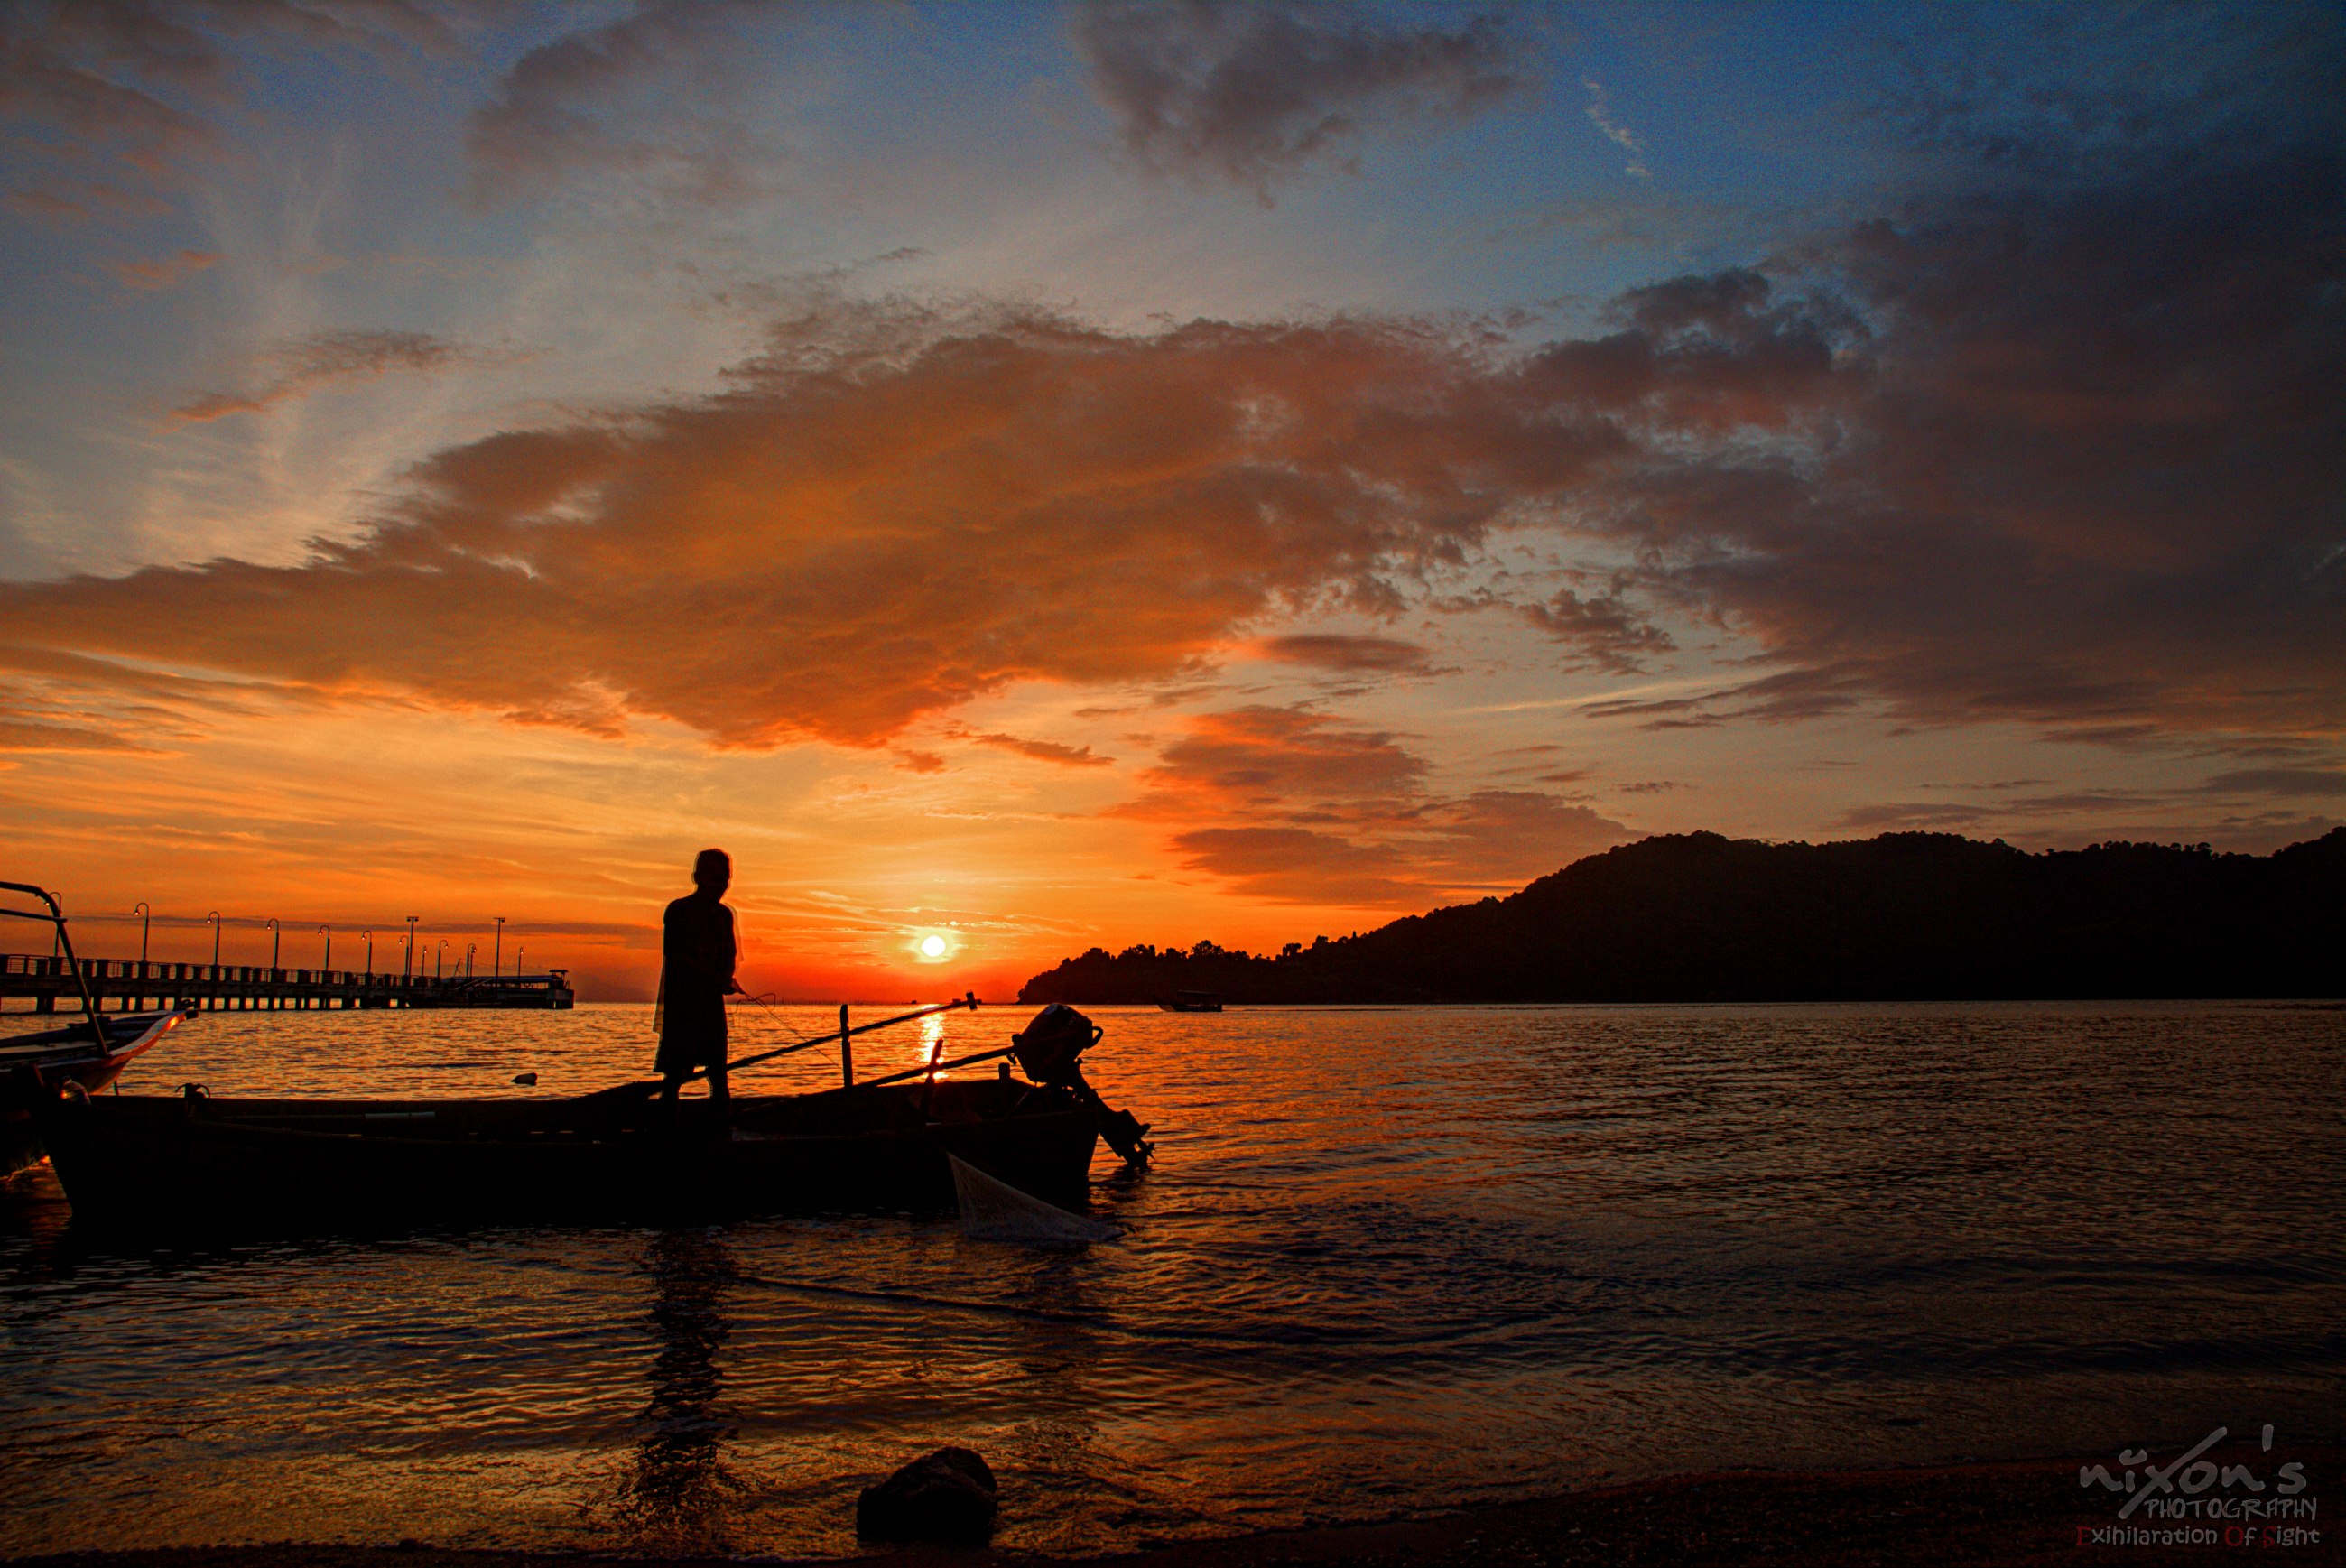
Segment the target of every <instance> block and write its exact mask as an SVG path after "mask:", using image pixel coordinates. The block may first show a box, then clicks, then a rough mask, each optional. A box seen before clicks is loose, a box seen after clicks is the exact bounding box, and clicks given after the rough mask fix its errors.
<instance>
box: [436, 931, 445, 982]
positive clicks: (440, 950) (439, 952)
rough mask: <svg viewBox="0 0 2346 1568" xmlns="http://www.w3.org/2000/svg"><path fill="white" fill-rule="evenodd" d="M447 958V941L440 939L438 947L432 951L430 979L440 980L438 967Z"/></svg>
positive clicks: (443, 938)
mask: <svg viewBox="0 0 2346 1568" xmlns="http://www.w3.org/2000/svg"><path fill="white" fill-rule="evenodd" d="M447 957H448V939H447V938H446V937H442V938H441V939H440V945H439V946H438V947H435V948H433V950H432V978H433V979H434V980H437V979H439V978H440V966H441V964H442V963H443V962H445V961H446V959H447Z"/></svg>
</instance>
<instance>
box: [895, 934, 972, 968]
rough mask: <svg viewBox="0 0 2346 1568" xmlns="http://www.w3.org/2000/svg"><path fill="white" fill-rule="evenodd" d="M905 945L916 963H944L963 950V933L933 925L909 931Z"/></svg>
mask: <svg viewBox="0 0 2346 1568" xmlns="http://www.w3.org/2000/svg"><path fill="white" fill-rule="evenodd" d="M904 946H905V948H906V950H907V951H908V952H911V953H912V955H913V962H915V963H943V962H945V961H946V960H947V959H949V958H951V957H953V955H954V954H955V953H956V952H960V951H961V933H960V932H955V931H945V930H942V929H940V928H937V927H934V926H932V927H931V928H929V929H928V930H926V931H916V932H911V933H909V940H908V941H906V942H905V943H904Z"/></svg>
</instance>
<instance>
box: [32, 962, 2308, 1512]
mask: <svg viewBox="0 0 2346 1568" xmlns="http://www.w3.org/2000/svg"><path fill="white" fill-rule="evenodd" d="M1093 1011H1094V1012H1095V1013H1096V1017H1097V1019H1098V1021H1099V1022H1100V1023H1102V1024H1103V1025H1105V1027H1106V1030H1107V1036H1106V1039H1105V1040H1104V1041H1103V1043H1102V1044H1101V1045H1100V1046H1099V1048H1098V1049H1097V1050H1096V1052H1095V1053H1094V1055H1093V1058H1092V1066H1091V1074H1092V1078H1093V1081H1094V1082H1095V1083H1096V1084H1097V1085H1098V1086H1099V1087H1100V1089H1101V1090H1102V1091H1103V1092H1104V1093H1105V1094H1106V1095H1107V1098H1108V1099H1109V1100H1110V1101H1111V1102H1112V1103H1114V1104H1116V1105H1121V1106H1126V1107H1129V1108H1130V1109H1131V1110H1133V1111H1134V1112H1135V1113H1137V1115H1139V1116H1140V1117H1141V1119H1142V1120H1144V1121H1148V1122H1151V1123H1154V1124H1155V1125H1156V1132H1155V1134H1154V1137H1155V1139H1156V1142H1157V1157H1156V1162H1155V1164H1154V1165H1153V1166H1151V1167H1150V1168H1149V1169H1148V1170H1147V1171H1145V1172H1141V1173H1133V1174H1127V1173H1122V1172H1120V1171H1119V1170H1118V1168H1117V1165H1116V1162H1115V1160H1114V1156H1112V1155H1110V1154H1109V1153H1108V1152H1107V1150H1106V1149H1105V1148H1103V1149H1102V1151H1101V1154H1100V1156H1099V1160H1098V1163H1097V1164H1096V1165H1095V1166H1094V1167H1093V1176H1094V1179H1095V1186H1094V1189H1093V1193H1092V1197H1091V1207H1092V1210H1093V1211H1094V1212H1095V1213H1096V1214H1099V1215H1101V1216H1104V1217H1110V1218H1112V1219H1113V1220H1114V1221H1115V1222H1116V1223H1117V1225H1119V1226H1121V1227H1123V1235H1122V1236H1121V1237H1119V1238H1118V1239H1117V1240H1114V1241H1111V1242H1107V1243H1103V1244H1101V1245H1097V1246H1094V1247H1089V1248H1088V1249H1085V1250H1081V1251H1033V1250H1026V1249H1022V1248H1019V1247H1009V1246H1004V1245H999V1244H994V1243H987V1242H981V1241H974V1240H970V1239H967V1238H965V1237H964V1236H963V1235H962V1233H961V1231H960V1229H959V1228H958V1227H957V1226H955V1224H954V1222H953V1220H952V1218H951V1217H949V1216H947V1217H920V1218H913V1217H902V1216H887V1215H867V1216H832V1217H776V1218H770V1219H761V1220H754V1221H747V1222H742V1223H737V1224H728V1225H713V1226H704V1227H683V1228H673V1229H658V1228H640V1227H605V1228H592V1227H586V1228H579V1227H569V1228H555V1227H544V1228H484V1229H476V1230H458V1229H433V1230H421V1231H416V1232H413V1233H412V1234H405V1235H400V1236H395V1237H372V1238H367V1239H350V1238H343V1239H335V1238H312V1239H307V1240H301V1241H288V1242H276V1243H268V1244H260V1243H255V1244H249V1245H237V1246H214V1247H138V1248H123V1247H119V1246H117V1245H111V1244H108V1243H107V1242H106V1241H105V1240H104V1239H102V1238H98V1237H86V1236H82V1235H79V1234H77V1233H76V1230H75V1229H74V1227H73V1226H72V1224H71V1222H70V1210H69V1208H68V1207H67V1205H66V1203H65V1201H64V1198H63V1196H62V1195H61V1193H60V1192H59V1190H58V1188H57V1186H56V1182H55V1179H54V1177H53V1176H51V1175H50V1174H49V1172H48V1171H47V1170H46V1168H38V1169H36V1170H33V1171H30V1172H26V1173H25V1174H23V1175H21V1176H17V1177H15V1178H12V1179H11V1180H9V1181H8V1182H7V1183H6V1184H5V1186H0V1337H5V1369H6V1370H5V1377H0V1498H5V1509H0V1553H35V1552H50V1551H61V1550H67V1549H73V1548H82V1547H96V1546H133V1545H166V1544H175V1543H200V1542H257V1541H271V1540H288V1539H292V1540H349V1541H352V1542H368V1543H393V1542H398V1541H402V1540H421V1541H426V1542H430V1543H438V1544H446V1545H463V1546H480V1547H523V1548H558V1547H584V1548H590V1549H600V1550H609V1551H626V1552H658V1551H684V1550H693V1551H709V1552H732V1553H848V1552H851V1551H852V1550H853V1549H854V1537H853V1534H852V1517H853V1503H854V1497H855V1493H856V1491H857V1489H858V1488H859V1487H861V1486H862V1485H864V1484H866V1483H868V1482H869V1481H872V1480H874V1479H876V1478H877V1477H879V1476H881V1475H882V1474H885V1473H886V1472H887V1471H891V1470H892V1469H893V1468H895V1467H896V1466H897V1465H899V1464H901V1463H903V1462H904V1461H907V1460H909V1459H912V1458H913V1457H915V1456H916V1455H918V1454H920V1453H922V1452H924V1451H927V1450H929V1449H931V1448H933V1447H936V1446H938V1445H940V1444H943V1443H960V1444H964V1445H966V1446H969V1447H972V1448H974V1449H976V1450H978V1451H980V1452H982V1453H983V1454H984V1456H985V1457H986V1459H987V1461H989V1462H990V1463H991V1464H992V1465H993V1467H994V1471H995V1472H996V1474H997V1476H999V1477H1000V1479H1001V1481H1002V1486H1003V1492H1002V1526H1001V1529H1000V1531H999V1532H998V1534H997V1536H996V1540H997V1543H1000V1544H1003V1545H1005V1546H1009V1547H1014V1548H1022V1549H1030V1550H1036V1551H1042V1552H1054V1553H1073V1552H1078V1551H1096V1550H1104V1549H1113V1548H1126V1547H1132V1546H1137V1545H1140V1544H1144V1543H1148V1542H1151V1541H1158V1540H1165V1539H1172V1538H1179V1537H1185V1536H1196V1535H1201V1534H1214V1533H1224V1532H1233V1531H1239V1530H1244V1529H1250V1528H1255V1527H1262V1526H1286V1525H1298V1524H1305V1523H1310V1522H1323V1521H1332V1520H1347V1519H1364V1518H1372V1517H1381V1516H1388V1515H1392V1514H1396V1513H1403V1512H1413V1511H1421V1510H1430V1509H1438V1508H1443V1507H1448V1506H1453V1505H1456V1504H1460V1503H1465V1502H1488V1501H1496V1500H1501V1499H1506V1498H1512V1497H1519V1496H1524V1495H1527V1494H1532V1493H1536V1492H1545V1491H1552V1490H1560V1489H1565V1488H1569V1487H1574V1486H1578V1485H1584V1484H1587V1483H1590V1482H1594V1481H1600V1480H1606V1479H1628V1478H1634V1477H1639V1476H1647V1475H1655V1474H1661V1473H1667V1472H1671V1471H1687V1470H1694V1469H1707V1468H1719V1467H1736V1466H1762V1467H1784V1466H1818V1465H1845V1464H1855V1465H1865V1466H1881V1465H1892V1464H1903V1463H1921V1462H1933V1461H1958V1460H1964V1459H1971V1458H1998V1457H2022V1456H2028V1455H2043V1454H2081V1455H2082V1454H2093V1455H2107V1456H2111V1457H2112V1458H2113V1460H2114V1456H2115V1455H2116V1453H2117V1450H2118V1449H2119V1448H2120V1447H2121V1446H2122V1445H2131V1446H2146V1445H2150V1446H2156V1445H2160V1444H2172V1445H2176V1446H2180V1445H2182V1444H2185V1443H2188V1442H2189V1441H2196V1440H2197V1439H2198V1437H2200V1436H2202V1435H2204V1434H2205V1433H2206V1432H2207V1431H2208V1430H2210V1429H2212V1428H2213V1427H2215V1426H2217V1425H2228V1426H2229V1427H2230V1428H2231V1429H2232V1430H2233V1431H2235V1432H2238V1431H2243V1430H2251V1431H2252V1430H2254V1429H2256V1428H2258V1427H2259V1426H2261V1425H2262V1424H2264V1423H2267V1422H2270V1423H2273V1424H2275V1425H2276V1426H2277V1427H2278V1428H2279V1429H2280V1431H2281V1432H2282V1433H2283V1434H2284V1435H2285V1436H2288V1437H2293V1438H2326V1439H2330V1440H2333V1441H2334V1440H2336V1439H2337V1438H2339V1437H2340V1436H2341V1416H2340V1414H2339V1411H2340V1410H2341V1408H2346V1407H2342V1406H2341V1403H2340V1402H2339V1400H2338V1393H2339V1390H2340V1389H2341V1386H2346V1378H2341V1373H2346V1219H2341V1215H2346V1201H2341V1199H2346V1115H2341V1112H2346V1010H2341V1008H2339V1007H2338V1006H2336V1005H2326V1006H2325V1005H2290V1004H2275V1003H2239V1004H2181V1005H2178V1004H2127V1003H2078V1004H2063V1005H2035V1004H2031V1005H1992V1006H1983V1005H1942V1006H1930V1005H1911V1006H1846V1007H1813V1006H1803V1007H1703V1008H1686V1007H1602V1008H1585V1007H1547V1008H1439V1009H1436V1008H1420V1009H1410V1008H1367V1009H1337V1008H1260V1009H1256V1008H1249V1009H1237V1010H1233V1011H1231V1012H1229V1013H1222V1014H1219V1015H1202V1016H1201V1015H1175V1014H1167V1013H1158V1012H1155V1011H1145V1012H1144V1011H1138V1010H1128V1009H1118V1008H1100V1009H1095V1010H1093ZM858 1015H859V1017H861V1016H876V1015H877V1012H876V1011H871V1012H864V1011H860V1012H859V1014H858ZM1025 1015H1026V1010H1023V1009H1011V1008H998V1009H987V1010H985V1011H983V1012H980V1013H977V1014H975V1015H974V1016H971V1015H965V1014H955V1015H954V1016H953V1017H951V1018H950V1019H949V1020H945V1021H942V1022H939V1023H932V1024H929V1025H926V1026H923V1025H913V1026H908V1027H907V1028H905V1029H903V1030H901V1031H897V1032H894V1033H880V1034H875V1035H871V1036H866V1037H865V1038H863V1039H862V1040H860V1041H859V1042H858V1048H857V1065H858V1068H859V1070H861V1071H862V1072H863V1073H865V1074H873V1073H877V1072H881V1071H884V1070H887V1069H889V1068H892V1067H894V1066H898V1065H903V1064H909V1063H911V1062H913V1061H915V1060H918V1059H920V1058H921V1057H922V1056H923V1054H925V1052H926V1050H927V1049H928V1048H929V1047H930V1046H931V1045H932V1044H934V1043H935V1041H936V1038H937V1032H938V1031H940V1030H942V1032H943V1037H944V1040H945V1044H946V1048H947V1050H948V1051H949V1052H958V1051H963V1050H967V1049H974V1048H984V1047H990V1046H994V1045H997V1044H1001V1043H1002V1042H1003V1038H1004V1036H1005V1035H1006V1034H1007V1033H1008V1032H1009V1031H1010V1030H1011V1029H1012V1028H1015V1027H1016V1026H1017V1025H1018V1024H1019V1023H1022V1022H1023V1021H1024V1019H1025ZM833 1017H834V1015H833V1014H832V1013H831V1012H830V1011H829V1010H827V1009H814V1008H805V1009H790V1010H787V1011H786V1012H785V1013H784V1014H782V1015H780V1016H775V1015H772V1014H769V1013H763V1012H760V1011H758V1010H755V1009H751V1010H749V1011H747V1012H746V1013H742V1014H740V1015H739V1016H737V1021H736V1025H735V1028H736V1048H737V1050H747V1049H750V1048H752V1047H753V1046H754V1045H755V1044H761V1043H764V1042H765V1041H767V1040H769V1039H771V1040H774V1041H780V1040H783V1039H787V1038H790V1037H793V1036H794V1035H795V1034H797V1033H809V1034H811V1033H816V1032H817V1031H819V1030H821V1029H823V1028H825V1027H829V1026H831V1023H832V1020H833ZM924 1029H925V1032H924ZM651 1044H652V1042H651V1036H650V1033H649V1015H648V1009H645V1008H637V1007H586V1008H581V1009H579V1010H577V1011H576V1012H571V1013H414V1014H402V1013H340V1014H338V1013H241V1014H233V1013H221V1014H214V1015H209V1016H207V1017H204V1018H201V1019H199V1020H198V1021H197V1022H195V1023H192V1024H190V1025H189V1026H188V1027H186V1028H184V1029H182V1030H180V1031H179V1032H178V1033H175V1034H173V1035H172V1036H170V1037H169V1039H168V1041H167V1042H166V1043H165V1044H163V1045H161V1046H159V1047H158V1049H156V1050H155V1051H154V1052H153V1053H151V1054H149V1056H148V1057H147V1058H145V1059H143V1060H141V1061H140V1062H139V1063H138V1064H137V1065H136V1066H135V1067H134V1068H133V1070H132V1072H131V1073H130V1074H129V1075H128V1080H127V1082H126V1085H125V1086H126V1087H127V1088H128V1089H129V1090H130V1091H131V1092H134V1093H135V1092H141V1091H143V1092H148V1093H158V1092H160V1093H168V1092H170V1091H172V1090H174V1089H176V1088H177V1086H178V1085H179V1084H181V1083H182V1082H200V1083H203V1084H207V1085H209V1088H210V1089H211V1090H212V1092H214V1093H216V1094H233V1093H273V1094H301V1095H481V1096H488V1097H501V1096H508V1095H524V1094H536V1095H563V1094H570V1093H576V1092H579V1091H583V1090H586V1089H591V1088H595V1087H599V1086H601V1085H604V1084H609V1083H611V1082H614V1081H617V1080H618V1079H621V1078H625V1077H628V1076H632V1075H635V1074H639V1073H641V1072H642V1071H643V1070H644V1069H645V1068H646V1067H647V1066H648V1060H649V1056H650V1051H651ZM986 1070H989V1071H990V1070H991V1069H990V1068H989V1069H986ZM524 1072H535V1074H537V1075H538V1081H537V1084H536V1086H535V1089H522V1088H517V1087H515V1086H514V1085H513V1084H512V1083H511V1079H512V1078H513V1077H514V1075H515V1074H519V1073H524ZM836 1072H837V1064H836V1057H835V1054H830V1053H826V1052H821V1051H818V1052H811V1053H809V1054H806V1055H804V1056H801V1057H797V1058H792V1059H790V1060H789V1061H787V1062H785V1063H782V1064H777V1067H776V1068H775V1069H774V1070H772V1071H771V1072H769V1073H761V1074H750V1075H748V1076H746V1077H745V1080H744V1082H743V1084H742V1085H741V1086H742V1087H743V1088H745V1089H747V1088H750V1087H752V1086H753V1084H771V1085H772V1086H773V1087H775V1088H777V1089H780V1088H801V1087H803V1088H813V1087H821V1086H823V1085H825V1084H829V1083H831V1082H832V1081H834V1076H835V1074H836ZM2162 1451H2165V1450H2164V1449H2162Z"/></svg>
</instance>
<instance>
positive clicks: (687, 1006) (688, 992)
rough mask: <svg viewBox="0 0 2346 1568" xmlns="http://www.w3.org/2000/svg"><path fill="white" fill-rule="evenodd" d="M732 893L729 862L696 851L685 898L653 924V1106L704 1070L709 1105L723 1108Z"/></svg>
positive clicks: (733, 952)
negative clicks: (658, 1080)
mask: <svg viewBox="0 0 2346 1568" xmlns="http://www.w3.org/2000/svg"><path fill="white" fill-rule="evenodd" d="M732 885H733V861H732V860H731V859H730V858H729V857H728V856H727V854H726V853H725V851H724V850H701V851H700V853H699V855H698V856H696V857H695V858H694V860H693V862H692V891H691V892H689V893H688V894H686V895H685V896H684V897H683V898H680V899H678V900H677V901H675V902H673V903H671V904H669V905H668V913H667V914H665V915H664V916H662V917H661V920H660V927H661V932H660V988H659V1003H658V1005H657V1006H656V1007H655V1008H654V1009H653V1010H652V1025H653V1027H654V1028H656V1029H658V1031H659V1042H660V1044H659V1057H658V1064H657V1065H658V1070H659V1075H660V1076H661V1077H662V1078H663V1079H665V1080H666V1082H665V1083H663V1084H661V1085H660V1100H661V1102H662V1103H663V1104H673V1103H674V1102H675V1100H676V1092H677V1089H678V1087H679V1086H680V1085H681V1084H683V1083H684V1080H685V1079H686V1078H687V1077H688V1076H689V1075H690V1074H692V1073H693V1071H694V1070H695V1069H697V1068H701V1067H706V1068H708V1069H709V1098H710V1099H712V1100H718V1101H722V1100H724V1099H725V1098H726V1097H727V1095H726V1088H725V998H726V997H727V996H728V995H730V994H732V993H738V992H739V990H740V989H741V988H740V987H739V986H738V985H736V984H734V983H733V963H734V960H735V959H736V958H737V957H738V956H739V947H738V944H737V943H736V942H735V941H734V934H733V911H731V910H730V909H728V908H727V907H726V906H725V904H724V902H723V900H724V897H725V890H726V889H727V888H729V887H730V886H732Z"/></svg>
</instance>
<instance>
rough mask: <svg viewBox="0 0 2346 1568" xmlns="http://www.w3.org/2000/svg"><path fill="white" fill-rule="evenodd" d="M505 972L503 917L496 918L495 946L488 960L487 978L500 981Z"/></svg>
mask: <svg viewBox="0 0 2346 1568" xmlns="http://www.w3.org/2000/svg"><path fill="white" fill-rule="evenodd" d="M504 974H505V916H503V915H499V916H497V945H496V948H495V952H493V953H492V954H491V955H490V958H489V978H490V979H491V980H496V979H500V978H502V977H503V976H504Z"/></svg>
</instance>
